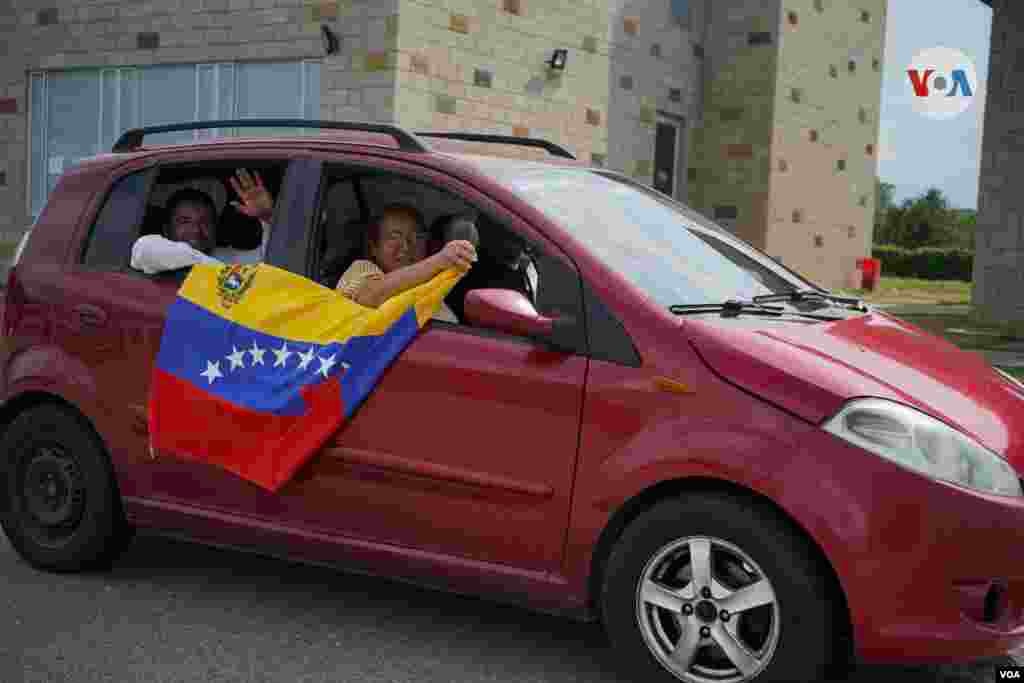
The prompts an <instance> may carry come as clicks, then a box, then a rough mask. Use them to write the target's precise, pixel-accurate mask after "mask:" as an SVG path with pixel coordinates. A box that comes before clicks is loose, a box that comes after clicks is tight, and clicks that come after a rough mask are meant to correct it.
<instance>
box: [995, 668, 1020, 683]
mask: <svg viewBox="0 0 1024 683" xmlns="http://www.w3.org/2000/svg"><path fill="white" fill-rule="evenodd" d="M999 680H1001V681H1019V680H1021V675H1020V669H1009V670H1007V669H1000V671H999Z"/></svg>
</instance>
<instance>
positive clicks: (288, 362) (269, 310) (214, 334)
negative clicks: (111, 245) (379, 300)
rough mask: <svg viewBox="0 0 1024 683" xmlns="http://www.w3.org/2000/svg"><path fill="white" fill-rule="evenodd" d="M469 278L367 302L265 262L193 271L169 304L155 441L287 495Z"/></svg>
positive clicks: (157, 371)
mask: <svg viewBox="0 0 1024 683" xmlns="http://www.w3.org/2000/svg"><path fill="white" fill-rule="evenodd" d="M459 277H460V276H459V274H458V273H457V272H456V271H454V270H448V271H444V272H442V273H440V274H438V275H437V276H435V277H434V279H433V280H431V281H429V282H427V283H424V284H422V285H419V286H418V287H414V288H412V289H410V290H408V291H406V292H403V293H401V294H398V295H396V296H394V297H392V298H391V299H389V300H388V301H386V302H385V303H384V304H383V305H381V306H380V307H379V308H366V307H364V306H360V305H359V304H357V303H355V302H353V301H351V300H349V299H347V298H345V297H344V296H342V295H341V294H339V293H337V292H335V291H334V290H332V289H328V288H326V287H323V286H321V285H319V284H317V283H315V282H313V281H312V280H309V279H307V278H304V277H301V276H299V275H295V274H293V273H289V272H288V271H285V270H282V269H279V268H276V267H274V266H271V265H268V264H265V263H261V264H256V265H249V266H219V265H212V264H202V265H196V266H193V267H192V271H191V273H190V274H189V276H188V278H186V280H185V282H184V283H183V284H182V286H181V289H180V290H179V291H178V297H177V299H175V301H174V302H173V303H172V304H171V306H170V307H169V308H168V311H167V322H166V323H165V325H164V331H163V337H162V339H161V342H160V351H159V353H158V354H157V360H156V365H155V366H154V369H153V379H152V383H151V389H150V397H149V431H150V439H151V443H150V447H151V448H152V449H156V450H158V451H161V452H170V453H173V454H175V455H177V456H179V457H183V458H190V459H196V460H200V461H203V462H208V463H211V464H215V465H217V466H220V467H223V468H225V469H227V470H229V471H231V472H233V473H235V474H236V475H238V476H240V477H243V478H245V479H248V480H249V481H252V482H254V483H255V484H257V485H259V486H261V487H263V488H265V489H268V490H271V491H277V490H279V489H280V487H281V486H283V485H284V484H285V483H286V482H287V481H288V480H289V479H290V478H291V477H292V475H294V473H295V472H296V471H297V470H298V468H299V467H301V466H302V465H303V464H304V463H305V462H306V461H307V460H308V459H309V458H310V457H312V456H313V455H314V454H315V453H316V452H317V451H318V450H319V449H320V448H321V446H322V445H323V444H324V442H325V441H326V440H327V439H328V438H329V437H330V436H331V434H333V433H334V432H335V431H336V430H337V429H338V428H339V427H340V426H342V424H344V422H345V420H347V419H348V418H350V417H351V416H352V414H353V413H354V412H355V410H356V408H358V407H359V405H361V404H362V402H363V401H364V400H365V399H366V397H367V395H369V393H370V392H371V391H372V390H373V388H374V386H375V385H376V383H377V381H378V379H379V378H380V376H381V375H382V374H383V373H384V371H385V370H386V369H387V367H388V366H389V365H390V364H391V362H392V361H394V359H395V358H397V357H398V355H399V354H400V353H401V352H402V351H403V350H404V349H405V347H406V346H407V345H408V344H409V343H410V342H411V341H412V340H413V338H415V336H416V335H417V334H418V333H419V330H420V329H421V328H422V327H423V325H424V324H426V323H427V321H429V320H430V318H431V316H433V315H434V313H436V312H437V310H438V309H439V308H440V306H441V303H442V302H443V300H444V297H445V296H446V295H447V294H448V292H449V291H451V289H452V287H453V286H454V285H455V283H456V282H457V281H458V278H459Z"/></svg>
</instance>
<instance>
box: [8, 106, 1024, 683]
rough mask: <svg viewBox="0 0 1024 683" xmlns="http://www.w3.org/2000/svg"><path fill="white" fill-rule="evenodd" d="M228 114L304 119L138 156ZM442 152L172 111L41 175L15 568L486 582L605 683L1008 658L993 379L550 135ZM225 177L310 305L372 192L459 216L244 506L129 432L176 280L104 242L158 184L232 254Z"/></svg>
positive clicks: (19, 421) (1014, 517) (238, 483)
mask: <svg viewBox="0 0 1024 683" xmlns="http://www.w3.org/2000/svg"><path fill="white" fill-rule="evenodd" d="M252 125H261V126H264V127H273V128H278V129H280V128H283V127H285V126H289V125H291V126H299V127H303V128H310V129H311V128H317V127H319V128H323V129H331V130H329V131H324V130H322V131H320V132H319V133H318V134H310V135H306V136H304V137H287V136H284V137H281V136H279V137H274V138H264V139H259V138H247V139H243V138H225V139H220V140H207V141H198V142H192V143H189V144H165V145H156V146H154V145H149V146H143V145H142V141H143V140H142V138H143V137H144V136H145V137H148V138H158V137H159V136H160V135H169V134H172V133H174V134H178V135H179V138H178V139H179V140H180V135H181V134H182V133H183V132H184V133H185V134H189V135H190V132H189V131H191V130H193V129H198V128H201V127H211V128H222V129H226V128H239V127H243V126H252ZM449 137H454V138H456V140H444V139H441V138H442V136H439V135H437V134H418V135H413V134H410V133H407V132H405V131H403V130H402V129H400V128H397V127H394V126H388V125H384V124H356V123H343V122H309V121H305V122H282V121H263V122H252V121H249V122H213V123H206V124H183V125H180V126H165V127H159V128H153V129H142V130H133V131H129V132H128V133H126V134H125V136H123V138H122V140H121V141H120V142H119V143H118V146H117V147H115V151H114V153H112V154H107V155H102V156H98V157H96V158H93V159H90V160H87V161H85V162H83V163H82V164H81V165H80V166H78V167H77V168H74V169H73V170H70V171H68V172H66V173H65V174H64V175H63V177H62V178H61V179H60V182H59V184H58V185H57V187H56V189H55V190H54V191H53V193H52V194H51V196H50V198H49V201H48V204H47V205H46V208H45V210H44V211H43V212H42V214H41V215H40V217H39V219H38V221H37V222H36V224H35V226H34V227H33V229H32V230H31V233H30V236H29V238H28V239H27V241H26V242H25V244H24V248H23V250H22V252H21V254H20V258H19V260H18V262H17V263H16V265H15V266H14V267H13V269H12V271H11V273H10V277H9V282H8V286H7V291H6V310H5V314H4V336H5V340H4V341H5V344H4V346H3V355H2V363H0V368H2V372H3V375H2V390H3V395H2V409H0V410H2V415H0V419H2V424H3V431H2V435H0V439H2V445H0V448H2V460H0V483H2V488H0V492H2V493H0V501H2V503H0V515H2V522H3V527H4V529H5V531H6V533H7V536H8V538H9V539H10V541H11V543H12V544H13V546H14V547H15V548H16V549H17V551H18V552H19V553H20V554H21V555H22V556H23V557H24V558H25V559H26V560H27V561H28V562H30V563H31V564H33V565H35V566H37V567H40V568H43V569H47V570H54V571H71V570H79V569H84V568H91V567H96V566H101V565H103V564H104V563H108V562H110V561H111V560H112V559H113V558H114V557H115V556H116V554H117V553H118V552H119V551H120V550H121V549H123V548H124V547H125V543H126V541H127V540H128V539H129V538H130V536H131V532H132V530H134V529H142V528H145V529H149V530H153V531H156V532H157V533H165V534H174V535H179V536H183V537H187V538H189V539H192V540H195V541H198V542H204V543H212V544H219V545H229V546H233V547H239V548H247V549H250V550H255V551H258V552H264V553H270V554H275V555H281V556H287V557H289V558H294V559H299V560H303V561H310V562H327V563H334V564H336V565H340V566H345V567H349V568H352V569H355V570H357V571H366V572H373V573H377V574H382V575H388V576H394V577H400V578H402V579H405V580H411V581H416V582H420V583H423V584H427V585H432V586H437V587H440V588H444V589H448V590H455V591H460V592H472V593H478V594H483V595H489V596H492V597H496V598H500V599H504V600H512V601H516V602H519V603H522V604H524V605H527V606H530V607H532V608H534V609H538V610H543V611H554V612H559V613H567V614H570V615H575V616H578V617H579V618H581V619H600V620H601V621H602V622H603V625H604V627H605V629H606V631H607V632H608V634H609V636H610V640H611V641H612V644H613V646H614V647H615V648H616V650H617V651H618V652H620V653H621V660H622V661H623V662H624V664H625V666H626V668H627V670H628V671H629V672H631V674H633V675H634V676H635V677H636V678H637V680H665V681H669V680H683V681H688V682H692V683H703V682H705V681H707V682H710V681H754V680H757V681H800V680H816V679H818V678H819V677H821V676H823V675H826V674H827V672H828V671H829V670H830V669H831V668H832V665H833V664H836V663H840V664H845V663H848V662H850V661H854V660H856V659H859V660H860V661H869V662H878V661H888V662H892V661H932V662H942V661H947V662H948V661H962V660H965V659H971V658H978V657H986V656H994V655H999V654H1003V653H1006V652H1007V651H1009V650H1011V649H1014V648H1017V647H1020V646H1021V645H1024V542H1022V537H1024V534H1022V532H1024V497H1022V491H1021V481H1020V479H1019V472H1021V471H1022V468H1024V386H1022V385H1021V384H1019V383H1018V382H1016V381H1015V380H1013V379H1011V378H1009V377H1008V376H1004V375H1003V374H1001V373H999V372H997V371H995V370H993V369H992V368H991V367H989V366H988V365H987V364H986V363H985V362H984V361H983V360H982V358H981V357H980V356H976V355H972V354H969V353H966V352H963V351H960V350H958V349H957V348H955V347H954V346H952V345H950V344H948V343H946V342H945V341H943V340H941V339H938V338H936V337H934V336H931V335H929V334H926V333H924V332H922V331H921V330H919V329H917V328H915V327H913V326H911V325H909V324H907V323H904V322H902V321H900V320H899V319H896V318H894V317H892V316H889V315H886V314H885V313H883V312H880V311H876V310H873V309H871V308H869V307H866V306H863V305H862V304H860V303H859V302H857V301H853V300H850V299H843V298H839V297H835V296H833V295H831V294H830V293H829V292H827V291H825V290H823V289H821V288H820V287H817V286H815V285H813V284H811V283H810V282H807V281H806V280H804V279H803V278H801V277H800V276H798V275H796V274H795V273H793V272H791V271H789V270H787V269H786V268H784V267H783V266H782V265H780V264H779V263H778V262H776V261H774V260H773V259H771V258H769V257H767V256H765V255H764V254H763V253H761V252H759V251H758V250H756V249H754V248H752V247H750V246H749V245H747V244H746V243H744V242H742V241H741V240H738V239H737V238H735V237H733V236H732V235H731V234H729V233H728V232H726V231H724V230H722V229H721V228H719V227H716V226H715V225H714V224H712V223H711V222H709V221H708V220H706V219H704V218H703V217H701V216H700V215H699V214H697V213H696V212H694V211H692V210H690V209H688V208H686V207H685V206H683V205H681V204H679V203H676V202H674V201H672V200H671V199H669V198H667V197H665V196H663V195H661V194H659V193H658V192H656V191H654V190H652V189H650V188H649V187H647V186H644V185H642V184H639V183H637V182H635V181H633V180H631V179H629V178H627V177H624V176H622V175H619V174H617V173H614V172H611V171H608V170H604V169H599V168H588V167H586V166H584V165H581V164H580V163H578V162H574V161H573V160H572V159H570V158H567V157H569V156H570V155H568V154H567V153H566V152H564V150H561V149H560V148H558V147H557V146H555V145H552V144H550V143H545V142H543V141H537V140H526V139H519V138H503V137H499V136H479V135H477V136H474V135H468V134H465V135H464V134H449ZM459 140H461V142H460V141H459ZM467 140H469V141H471V142H466V141H467ZM427 141H430V145H429V146H428V144H427ZM471 143H472V144H476V145H478V146H479V145H486V144H489V143H501V144H503V145H505V146H504V147H502V149H507V148H508V146H509V145H512V146H520V147H522V146H526V147H534V148H539V149H544V150H547V152H548V153H550V155H551V156H550V158H549V159H543V160H532V161H527V160H523V159H511V158H503V157H499V156H493V155H490V156H488V155H481V154H469V153H466V149H467V148H466V145H468V144H471ZM456 148H458V149H459V150H460V151H453V150H455V149H456ZM534 151H536V150H534ZM237 168H248V169H255V170H258V171H259V173H260V174H261V176H262V177H263V178H264V179H265V182H266V183H267V185H268V186H269V187H270V189H271V191H272V193H273V195H274V197H275V198H276V204H275V211H274V217H273V221H272V223H271V224H270V231H271V232H270V238H269V245H268V250H267V253H266V261H267V262H269V263H271V264H274V265H276V266H278V267H280V268H284V269H287V270H290V271H292V272H294V273H298V274H301V275H302V276H304V277H309V278H311V279H313V280H316V281H318V282H320V283H322V284H324V285H325V286H329V287H333V286H334V283H335V282H336V281H337V278H338V276H339V275H340V274H341V272H343V271H344V269H345V268H346V267H347V265H348V263H350V262H351V261H352V260H353V259H354V258H356V257H357V256H359V253H360V244H361V239H362V237H363V236H364V234H365V230H366V225H367V221H368V220H369V219H370V217H371V216H373V215H374V214H375V212H376V211H377V210H378V209H379V208H380V207H381V206H382V205H384V204H386V203H389V202H391V201H393V200H394V199H395V198H397V197H404V198H407V199H409V200H410V201H415V202H416V205H417V206H418V207H420V208H421V210H422V212H423V214H424V215H425V216H426V218H427V219H428V223H429V224H430V225H431V226H433V227H434V228H435V229H440V228H437V226H442V227H443V225H444V221H445V218H446V217H447V216H452V215H465V214H467V213H469V214H471V215H472V216H474V217H475V221H476V226H477V229H478V231H479V238H480V247H479V253H480V260H479V261H478V263H477V265H476V266H474V268H473V270H472V271H471V272H470V274H469V275H467V277H466V279H465V282H466V283H467V284H466V286H465V287H461V288H456V290H454V291H453V292H452V295H451V296H449V298H448V302H447V303H448V304H449V306H450V307H451V309H452V311H453V312H454V314H455V316H456V317H457V318H458V322H443V321H439V320H435V321H432V322H431V323H429V324H428V325H427V327H426V328H424V330H423V331H422V332H421V333H420V334H419V336H418V337H417V338H416V339H415V340H414V341H413V343H412V344H411V345H410V346H409V347H408V348H407V349H406V350H405V352H404V353H403V354H402V355H401V356H400V357H399V358H398V359H397V360H396V361H395V363H394V364H393V365H392V366H391V367H390V368H389V369H388V371H387V372H386V373H385V374H384V376H383V378H382V379H381V381H380V383H379V384H378V385H377V388H376V389H375V390H374V392H373V393H372V394H371V395H370V397H369V399H368V400H367V401H366V403H365V404H364V405H363V406H362V407H361V408H360V409H359V411H358V412H357V413H356V414H355V416H354V418H353V419H352V421H351V422H350V423H348V424H347V425H346V426H345V427H344V428H343V429H341V430H340V431H339V432H338V433H337V434H336V436H335V437H333V439H332V440H331V441H330V442H329V443H328V444H327V445H326V446H325V447H324V448H323V449H322V451H321V452H319V453H318V454H317V455H316V457H315V458H313V459H312V461H311V462H310V463H309V464H308V465H307V466H306V467H304V468H303V469H302V470H301V471H300V472H299V474H298V475H297V476H296V477H295V479H294V480H292V481H291V482H289V483H288V484H287V485H286V486H285V487H284V488H283V489H282V490H281V491H280V492H278V493H269V492H267V491H264V490H263V489H260V488H259V487H257V486H255V485H253V484H251V483H249V482H247V481H244V480H242V479H239V478H237V477H235V476H233V475H231V474H229V473H227V472H225V471H221V470H219V469H216V468H214V467H212V466H208V465H204V464H200V463H197V462H193V461H182V460H181V459H176V458H174V457H172V456H170V455H169V454H166V453H161V452H158V451H153V450H152V449H151V448H150V447H149V439H148V436H147V427H148V421H147V413H146V404H147V396H148V388H149V381H150V373H151V370H152V366H153V363H154V358H155V356H156V353H157V350H158V347H159V344H160V340H161V333H162V327H163V322H164V313H165V310H166V309H167V307H168V305H169V304H170V303H171V302H172V301H173V300H174V299H175V296H176V293H177V290H178V287H179V285H180V283H181V282H182V279H183V277H184V273H182V272H172V273H162V274H158V275H145V274H143V273H141V272H138V271H134V270H132V269H131V267H130V265H129V264H130V252H131V247H132V244H133V242H134V241H135V240H136V239H137V238H138V237H139V236H140V235H142V234H146V233H151V232H159V231H160V230H161V228H162V226H163V225H164V222H165V221H166V217H165V216H164V215H163V213H162V210H163V204H164V202H166V200H167V197H168V196H169V194H170V193H171V192H173V191H174V190H176V189H179V188H182V187H197V188H200V189H203V190H204V191H205V192H207V193H208V194H209V195H210V196H211V197H212V198H213V199H214V201H215V203H216V204H217V205H218V209H219V216H220V218H219V223H218V226H217V238H218V242H219V244H220V245H221V246H235V247H238V248H246V247H252V246H255V245H257V244H260V240H261V237H262V235H261V232H260V231H261V227H260V225H259V224H258V223H257V224H252V223H251V222H250V221H249V219H248V218H246V217H245V216H244V215H241V214H239V213H235V212H233V210H232V209H231V201H232V199H233V195H232V193H231V189H230V186H229V184H228V183H227V178H228V177H230V176H231V175H232V174H233V173H234V172H235V169H237ZM434 236H435V237H436V236H437V233H436V232H435V234H434ZM510 272H511V273H514V274H516V275H517V276H518V278H519V279H518V280H515V279H514V278H512V279H510V278H509V273H510ZM509 283H512V284H509ZM516 283H519V284H521V285H523V286H522V287H519V286H518V284H516ZM230 428H231V427H230V425H225V429H230Z"/></svg>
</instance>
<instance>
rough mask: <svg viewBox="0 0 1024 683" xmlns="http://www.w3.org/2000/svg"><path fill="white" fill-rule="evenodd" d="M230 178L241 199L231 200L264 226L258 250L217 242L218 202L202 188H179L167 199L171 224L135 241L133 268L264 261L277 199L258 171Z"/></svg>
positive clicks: (151, 271)
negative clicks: (226, 245) (272, 195)
mask: <svg viewBox="0 0 1024 683" xmlns="http://www.w3.org/2000/svg"><path fill="white" fill-rule="evenodd" d="M235 175H236V176H237V178H234V177H233V178H230V182H231V186H232V188H234V190H235V192H236V194H237V195H238V197H239V199H240V200H241V201H240V202H233V203H232V204H233V205H234V207H235V208H236V209H238V211H240V212H241V213H243V214H245V215H247V216H250V217H252V218H258V219H259V220H260V223H261V224H262V225H263V242H262V244H260V246H259V247H257V248H256V249H251V250H240V249H232V248H227V247H217V229H216V225H217V206H216V204H214V202H213V200H212V199H211V198H210V196H209V195H208V194H206V193H205V192H203V191H201V190H196V189H193V188H185V189H182V190H178V191H177V192H175V193H174V194H173V195H171V197H170V199H168V200H167V223H166V224H165V225H164V229H163V234H162V235H143V236H142V237H140V238H139V239H137V240H136V241H135V244H133V245H132V256H131V267H132V268H134V269H136V270H141V271H142V272H144V273H146V274H147V275H152V274H154V273H160V272H163V271H168V270H178V269H179V268H187V267H188V266H194V265H196V264H197V263H228V264H236V263H258V262H259V261H262V260H263V257H264V255H265V253H266V249H267V241H268V240H269V239H270V220H271V218H272V217H273V215H274V202H273V199H272V198H271V197H270V193H269V192H268V191H267V189H266V187H265V186H264V185H263V180H262V179H261V178H260V176H259V173H255V174H250V173H249V172H248V171H247V170H245V169H239V170H238V171H236V174H235Z"/></svg>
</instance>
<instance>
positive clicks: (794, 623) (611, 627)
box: [602, 494, 837, 683]
mask: <svg viewBox="0 0 1024 683" xmlns="http://www.w3.org/2000/svg"><path fill="white" fill-rule="evenodd" d="M834 597H835V596H833V595H832V591H831V589H830V587H829V584H828V582H827V581H826V580H825V578H824V577H823V576H822V570H821V567H820V565H819V564H818V563H817V562H815V561H814V559H813V557H812V555H811V552H810V549H809V548H808V547H807V543H806V542H805V541H804V540H803V539H801V538H800V537H798V536H797V535H796V534H795V533H794V532H793V531H792V530H791V528H790V527H789V525H788V524H787V523H786V522H785V521H784V520H782V519H780V518H779V516H778V515H777V513H775V512H774V510H770V509H768V508H766V507H765V506H763V505H760V504H757V503H755V502H754V501H749V500H744V499H741V498H738V497H735V496H730V495H709V494H699V495H692V496H688V497H686V498H681V499H673V500H667V501H664V502H662V503H659V504H657V505H656V506H654V507H653V508H651V509H649V510H648V511H646V512H645V513H643V514H641V515H640V516H639V517H638V518H637V519H635V520H634V521H633V522H632V523H631V524H630V525H629V526H628V527H627V528H626V530H625V531H624V532H623V534H622V536H621V538H620V539H619V541H618V543H617V544H616V546H615V547H614V548H613V550H612V554H611V556H610V557H609V560H608V564H607V568H606V571H605V580H604V588H603V593H602V603H603V604H602V612H603V617H604V624H605V629H606V630H607V632H608V635H609V637H610V639H611V641H612V644H613V646H614V647H615V649H616V651H617V652H618V653H621V654H623V655H625V657H623V658H622V661H623V663H624V664H625V665H626V666H627V667H628V668H629V671H630V673H632V674H633V675H636V674H637V672H638V669H639V673H640V674H641V676H639V677H637V680H655V681H656V680H662V681H685V682H686V683H712V682H714V683H722V682H723V681H729V682H730V683H739V682H741V681H743V682H745V681H758V683H764V682H768V681H780V682H781V681H786V682H787V683H794V682H799V681H819V680H822V679H823V678H825V677H826V676H827V675H828V674H829V668H830V665H831V664H832V660H833V657H834V653H835V649H834V648H835V644H836V638H835V637H834V635H835V634H836V633H837V624H836V623H835V621H836V616H835V615H836V610H835V609H834V603H833V600H834Z"/></svg>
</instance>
